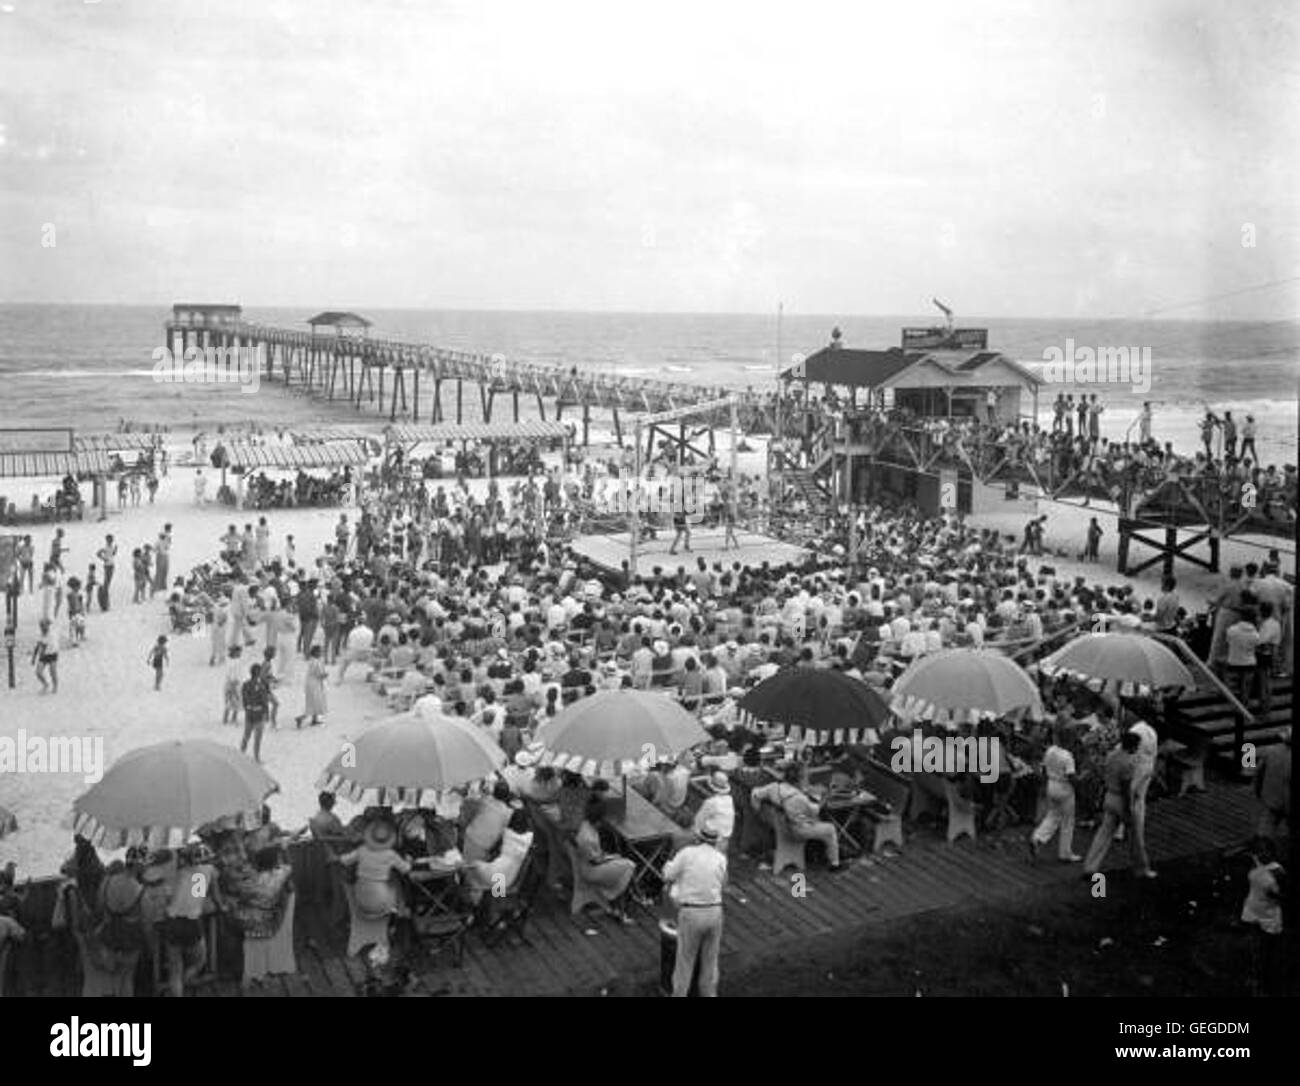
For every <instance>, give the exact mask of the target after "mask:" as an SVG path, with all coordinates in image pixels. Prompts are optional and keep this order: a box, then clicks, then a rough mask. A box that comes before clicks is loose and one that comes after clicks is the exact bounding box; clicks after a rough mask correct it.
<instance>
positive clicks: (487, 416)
mask: <svg viewBox="0 0 1300 1086" xmlns="http://www.w3.org/2000/svg"><path fill="white" fill-rule="evenodd" d="M495 395H496V393H495V392H494V391H493V390H492V389H490V388H488V387H487V385H484V384H480V385H479V386H478V402H479V408H480V409H481V410H482V412H483V421H484V422H491V421H492V397H493V396H495Z"/></svg>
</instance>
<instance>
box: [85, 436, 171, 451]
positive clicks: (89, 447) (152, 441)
mask: <svg viewBox="0 0 1300 1086" xmlns="http://www.w3.org/2000/svg"><path fill="white" fill-rule="evenodd" d="M162 440H163V437H162V435H161V434H141V433H130V434H108V433H104V434H77V435H76V436H75V437H74V438H73V447H74V448H75V449H76V451H77V452H129V451H134V450H138V449H152V448H153V447H154V446H155V445H160V444H162Z"/></svg>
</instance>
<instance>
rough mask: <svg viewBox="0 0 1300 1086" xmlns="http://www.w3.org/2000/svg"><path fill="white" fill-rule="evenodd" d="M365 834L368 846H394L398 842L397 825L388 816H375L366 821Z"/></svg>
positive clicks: (375, 847) (379, 848)
mask: <svg viewBox="0 0 1300 1086" xmlns="http://www.w3.org/2000/svg"><path fill="white" fill-rule="evenodd" d="M363 836H364V838H365V844H366V847H367V848H372V849H376V850H381V849H386V848H392V847H393V845H395V844H396V843H397V827H396V826H394V825H393V823H392V822H391V821H389V820H388V819H387V818H374V819H371V820H370V821H369V822H367V823H366V828H365V831H364V834H363Z"/></svg>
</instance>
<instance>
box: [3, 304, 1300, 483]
mask: <svg viewBox="0 0 1300 1086" xmlns="http://www.w3.org/2000/svg"><path fill="white" fill-rule="evenodd" d="M169 315H170V308H169V307H168V306H165V305H164V306H157V307H152V306H139V307H135V306H17V305H7V306H0V427H14V426H72V427H74V428H76V429H79V430H82V431H97V430H106V429H108V430H111V429H115V428H117V426H118V425H119V423H120V422H122V421H124V420H129V421H132V422H135V423H154V424H164V425H167V426H169V427H171V428H172V429H173V430H184V429H188V428H190V427H195V426H198V427H204V428H207V427H211V426H213V425H215V424H217V423H222V422H224V423H242V422H249V421H254V422H257V423H260V424H262V425H264V426H269V425H285V426H292V425H295V424H297V425H303V424H306V423H309V422H321V421H341V420H349V421H353V420H355V419H356V418H357V417H358V416H357V413H356V411H355V409H353V408H351V407H348V406H346V405H342V404H337V403H336V404H333V405H330V404H326V403H322V402H320V401H316V400H313V399H309V398H306V397H302V396H297V395H293V394H291V393H288V392H286V391H285V390H284V389H283V388H282V387H278V386H274V385H266V386H263V387H262V389H261V390H260V391H259V392H258V393H257V394H248V393H242V392H240V391H239V390H238V389H237V388H235V387H232V386H221V385H167V384H158V383H156V382H155V381H154V380H153V375H152V369H151V367H152V365H153V352H154V351H155V350H156V349H157V348H159V347H161V346H163V342H164V339H163V324H164V322H165V321H166V319H167V318H168V316H169ZM245 316H246V317H247V318H248V319H250V320H258V321H262V322H265V323H271V324H280V325H285V326H289V327H302V328H305V324H304V323H303V322H304V321H305V319H306V318H307V317H308V316H310V314H309V313H308V312H307V310H305V309H293V310H286V309H247V310H245ZM365 316H367V317H368V318H369V319H370V320H372V321H373V322H374V328H373V333H374V334H376V335H385V336H390V337H394V338H401V339H409V340H415V341H420V342H427V343H430V344H434V345H437V346H443V347H449V348H454V349H460V350H472V351H478V352H482V353H486V354H495V353H499V354H502V355H504V356H505V357H506V358H508V359H517V360H521V361H537V362H552V363H558V364H562V365H565V366H578V367H580V368H594V369H600V370H604V371H611V370H612V371H617V372H621V373H625V374H628V375H644V376H652V377H656V378H659V379H663V380H673V381H695V382H700V383H702V384H707V385H709V386H715V387H716V386H726V387H729V388H754V389H767V388H771V387H773V386H774V383H775V374H776V372H777V370H778V363H780V367H782V368H783V367H784V366H787V365H789V364H790V361H791V359H792V357H793V356H794V355H795V354H796V353H805V354H810V353H812V352H813V351H815V350H817V349H819V348H820V347H822V346H823V345H825V344H826V342H827V341H828V339H829V334H830V330H831V328H832V327H833V326H836V325H838V326H839V327H840V329H841V330H842V332H843V335H844V343H845V345H846V346H850V347H863V348H872V349H883V348H887V347H890V346H893V345H896V344H898V343H899V331H900V328H902V327H903V326H904V325H930V324H933V323H934V321H933V320H932V319H931V318H929V317H926V316H921V317H919V318H918V317H853V316H828V315H801V314H799V315H796V314H787V315H785V317H784V319H783V320H782V321H781V322H780V323H779V326H778V321H777V318H776V315H775V314H771V315H756V314H671V313H659V314H656V313H569V312H506V311H473V312H470V311H441V310H437V311H435V310H367V311H366V313H365ZM960 324H961V325H962V326H963V327H987V328H988V329H989V347H990V349H994V350H1000V351H1003V352H1004V353H1006V354H1008V355H1010V356H1011V357H1013V358H1016V359H1017V360H1019V361H1021V362H1024V363H1027V364H1028V365H1030V366H1031V368H1033V367H1040V366H1041V364H1042V361H1043V359H1044V357H1045V355H1044V352H1046V351H1047V350H1049V349H1050V348H1052V347H1058V348H1061V349H1064V348H1065V346H1066V343H1067V339H1072V340H1073V341H1074V343H1075V344H1076V345H1077V346H1079V347H1084V346H1091V347H1093V348H1094V349H1100V348H1102V347H1111V346H1127V347H1132V348H1139V349H1140V348H1149V349H1150V351H1151V360H1152V365H1151V388H1150V391H1148V392H1145V393H1143V392H1138V391H1134V390H1133V389H1131V388H1130V387H1128V386H1126V385H1107V386H1089V387H1087V388H1086V389H1083V388H1080V387H1073V388H1071V387H1068V386H1060V387H1057V386H1049V387H1044V388H1043V389H1041V390H1040V393H1039V408H1040V415H1041V417H1042V418H1043V419H1044V420H1050V405H1051V402H1052V400H1053V399H1054V398H1055V395H1056V393H1057V392H1058V391H1064V392H1075V393H1078V392H1080V391H1085V392H1088V393H1092V392H1094V391H1095V392H1097V393H1098V398H1099V399H1101V400H1103V401H1104V402H1105V403H1106V405H1107V411H1106V413H1105V415H1104V416H1103V434H1104V435H1105V436H1108V437H1111V438H1122V437H1123V436H1124V435H1125V433H1126V432H1127V431H1128V429H1129V427H1130V426H1131V424H1132V422H1133V419H1134V418H1135V416H1136V413H1137V411H1138V409H1139V407H1140V405H1141V402H1142V401H1143V400H1148V399H1149V400H1152V401H1153V402H1154V403H1155V405H1156V406H1155V412H1156V425H1155V434H1156V436H1157V437H1158V438H1160V439H1162V440H1173V441H1174V442H1175V445H1176V446H1177V447H1180V448H1181V447H1184V446H1190V445H1194V443H1195V442H1196V440H1197V438H1196V420H1197V418H1198V417H1199V416H1200V415H1201V414H1202V413H1203V411H1204V409H1205V407H1206V406H1207V405H1209V406H1213V407H1214V408H1215V409H1216V410H1219V411H1222V410H1231V411H1233V414H1234V417H1237V418H1239V419H1244V417H1245V416H1246V414H1248V413H1249V414H1253V415H1254V416H1255V419H1256V421H1257V423H1258V424H1259V432H1260V438H1259V441H1258V444H1259V446H1260V452H1261V456H1262V458H1263V459H1264V460H1265V461H1266V462H1267V461H1269V460H1274V461H1276V462H1278V463H1284V462H1285V463H1295V462H1296V433H1297V397H1298V385H1300V323H1298V322H1295V321H1277V322H1251V323H1247V322H1200V321H1165V320H1146V321H1132V320H1129V321H1120V320H1105V321H1091V322H1089V321H1080V320H1073V321H1063V320H1010V319H1001V320H987V321H985V320H981V319H979V318H974V317H971V318H963V319H962V320H961V321H960ZM465 400H466V404H467V405H468V404H470V403H471V401H476V400H477V397H471V396H466V398H465ZM445 406H446V403H445V400H444V409H445ZM1025 407H1026V409H1027V408H1028V403H1027V402H1026V404H1025ZM362 414H363V416H366V417H374V414H373V412H362ZM471 417H472V416H471Z"/></svg>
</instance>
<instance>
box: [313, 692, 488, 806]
mask: <svg viewBox="0 0 1300 1086" xmlns="http://www.w3.org/2000/svg"><path fill="white" fill-rule="evenodd" d="M505 764H506V755H505V751H503V750H502V749H501V748H500V747H499V746H498V745H497V744H496V743H495V742H493V740H492V738H491V736H489V735H488V734H487V732H485V731H484V730H483V729H482V728H480V727H477V726H476V725H474V724H470V723H469V722H468V721H465V720H461V719H460V718H459V717H451V716H444V715H443V714H441V713H427V714H426V713H423V712H421V711H419V710H412V711H411V712H407V713H401V714H399V715H398V716H395V717H391V718H389V719H388V720H385V721H382V722H380V723H379V724H376V725H375V726H374V727H373V728H371V729H370V730H369V731H367V732H365V733H364V734H363V735H361V736H360V737H358V738H357V739H355V740H349V741H347V742H345V743H344V745H343V749H342V750H340V751H339V753H338V754H336V755H335V756H334V757H333V758H332V759H331V760H330V763H329V765H328V766H326V767H325V772H324V774H323V775H322V776H321V779H320V781H319V782H318V783H317V787H318V788H320V789H321V790H322V791H326V792H335V793H337V794H338V795H341V796H343V797H344V798H345V799H348V800H351V801H352V802H354V803H366V804H369V805H372V806H378V807H394V806H399V805H405V804H411V805H414V806H419V805H420V804H421V803H422V802H425V801H432V802H436V801H437V799H438V798H439V796H440V795H441V793H443V792H446V791H448V790H449V789H452V788H459V787H461V786H463V785H466V784H473V783H474V782H476V781H481V780H484V779H485V778H487V777H490V776H491V775H492V774H493V773H495V772H496V771H497V770H498V769H500V768H501V767H502V766H504V765H505Z"/></svg>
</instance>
